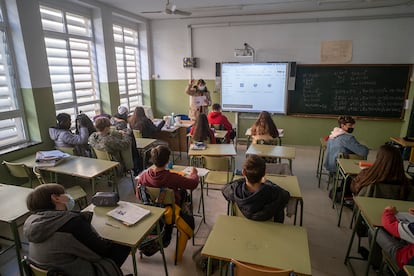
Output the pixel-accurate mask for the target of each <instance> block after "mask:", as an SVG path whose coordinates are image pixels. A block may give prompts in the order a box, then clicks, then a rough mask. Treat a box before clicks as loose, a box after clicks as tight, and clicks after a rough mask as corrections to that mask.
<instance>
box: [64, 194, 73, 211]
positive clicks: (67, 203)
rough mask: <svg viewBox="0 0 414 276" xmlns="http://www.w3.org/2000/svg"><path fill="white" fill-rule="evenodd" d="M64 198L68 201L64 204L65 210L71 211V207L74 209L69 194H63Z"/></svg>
mask: <svg viewBox="0 0 414 276" xmlns="http://www.w3.org/2000/svg"><path fill="white" fill-rule="evenodd" d="M65 196H66V197H67V198H68V199H69V200H68V201H67V202H65V205H66V210H68V211H71V210H72V209H73V207H75V200H74V199H73V197H72V196H71V195H70V194H65Z"/></svg>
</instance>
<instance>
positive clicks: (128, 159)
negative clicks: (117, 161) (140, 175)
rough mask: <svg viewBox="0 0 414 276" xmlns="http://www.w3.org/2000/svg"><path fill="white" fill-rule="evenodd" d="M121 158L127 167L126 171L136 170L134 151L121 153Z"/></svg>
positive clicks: (129, 149) (126, 150)
mask: <svg viewBox="0 0 414 276" xmlns="http://www.w3.org/2000/svg"><path fill="white" fill-rule="evenodd" d="M121 158H122V162H123V164H124V166H125V170H127V171H129V170H132V169H133V168H134V161H133V158H132V151H131V148H127V149H125V150H123V151H121Z"/></svg>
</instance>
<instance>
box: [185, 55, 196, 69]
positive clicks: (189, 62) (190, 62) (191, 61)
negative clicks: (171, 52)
mask: <svg viewBox="0 0 414 276" xmlns="http://www.w3.org/2000/svg"><path fill="white" fill-rule="evenodd" d="M197 60H198V58H195V57H185V58H183V66H184V68H196V67H197V63H198V62H197Z"/></svg>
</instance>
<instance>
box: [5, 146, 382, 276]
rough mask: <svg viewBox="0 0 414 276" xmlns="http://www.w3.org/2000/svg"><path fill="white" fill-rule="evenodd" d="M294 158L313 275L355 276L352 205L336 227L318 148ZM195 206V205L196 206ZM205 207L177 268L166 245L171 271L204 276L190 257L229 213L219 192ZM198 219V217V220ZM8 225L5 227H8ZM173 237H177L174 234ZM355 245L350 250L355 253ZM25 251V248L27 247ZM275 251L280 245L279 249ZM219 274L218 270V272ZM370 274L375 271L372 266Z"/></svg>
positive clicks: (359, 268)
mask: <svg viewBox="0 0 414 276" xmlns="http://www.w3.org/2000/svg"><path fill="white" fill-rule="evenodd" d="M296 149H297V152H296V159H295V160H294V161H293V174H295V175H297V176H298V179H299V183H300V186H301V191H302V195H303V198H304V220H303V227H305V228H306V229H307V232H308V239H309V250H310V258H311V265H312V275H315V276H323V275H352V272H351V270H350V269H349V266H345V265H344V257H345V252H346V249H347V246H348V243H349V239H350V236H351V230H350V228H349V223H350V219H351V216H352V212H351V210H349V209H345V210H344V215H343V219H342V224H341V225H342V226H341V227H337V226H336V225H337V215H336V210H334V209H332V208H331V200H330V199H329V197H328V192H327V190H326V180H325V179H324V180H323V182H322V187H321V188H318V182H317V178H316V176H315V173H316V164H317V158H318V153H319V148H318V147H304V146H298V147H296ZM245 150H246V146H245V145H239V146H238V156H237V158H236V168H241V164H242V162H243V160H244V157H245ZM374 158H375V153H373V152H372V153H370V156H369V158H368V159H369V160H373V159H374ZM187 162H188V160H187V158H186V156H185V155H183V158H182V159H181V160H178V161H177V162H176V163H177V164H183V165H186V164H187ZM62 181H65V182H72V183H73V184H75V183H74V182H76V184H79V180H76V179H64V180H62ZM130 182H131V180H130V178H128V177H125V178H123V179H122V180H121V181H120V184H119V187H120V196H121V199H123V200H128V201H134V202H135V201H136V199H135V197H134V193H133V191H132V187H131V183H130ZM81 185H83V187H84V188H85V190H86V191H87V192H88V194H89V195H90V187H89V185H88V183H81ZM97 189H98V190H101V191H102V190H111V187H108V185H106V184H105V183H100V184H99V185H98V188H97ZM199 195H200V190H199V189H198V190H196V191H194V202H198V198H199ZM196 207H197V206H196ZM205 209H206V218H207V219H206V223H205V224H202V225H201V228H200V231H199V232H198V233H197V235H196V238H195V245H194V246H193V245H192V242H191V241H189V242H188V244H187V248H186V251H185V252H184V259H183V262H182V263H181V264H179V265H177V266H174V262H173V258H174V249H175V242H174V240H173V241H172V242H171V244H170V246H169V247H168V248H167V249H166V257H167V261H168V271H169V275H173V276H179V275H183V276H184V275H203V273H202V272H200V271H198V270H197V269H196V265H195V263H194V261H193V259H192V255H193V253H194V252H195V251H196V250H197V249H199V248H200V247H201V246H202V244H203V243H204V242H205V240H206V238H207V237H208V233H209V232H210V230H211V228H212V227H213V225H214V221H215V218H216V217H217V216H218V215H219V214H225V213H226V211H227V204H226V202H225V200H224V198H223V196H222V194H221V192H220V191H209V195H208V196H205ZM198 222H200V219H199V218H196V223H198ZM285 223H288V224H292V223H293V219H292V218H287V219H286V220H285ZM6 229H7V228H6ZM1 230H5V227H4V225H3V226H1V228H0V231H1ZM174 236H175V235H173V237H174ZM355 248H356V246H354V248H353V250H352V252H353V254H357V253H356V249H355ZM24 250H27V246H24ZM275 250H277V248H275ZM137 263H138V273H139V275H144V276H145V275H163V274H164V272H163V265H162V258H161V255H160V254H156V255H154V256H152V257H143V258H142V259H139V255H138V262H137ZM352 263H353V264H354V267H355V270H356V274H357V275H363V269H364V268H365V262H363V261H353V262H352ZM122 269H123V271H124V273H125V274H127V273H132V271H133V270H132V260H131V257H128V259H127V260H126V262H125V263H124V265H123V267H122ZM0 274H1V275H7V276H9V275H10V276H12V275H18V269H17V263H16V261H15V259H14V249H11V250H9V251H8V252H7V253H6V254H4V255H2V256H0ZM215 275H218V272H216V273H215ZM370 275H376V273H375V272H374V270H372V269H371V271H370Z"/></svg>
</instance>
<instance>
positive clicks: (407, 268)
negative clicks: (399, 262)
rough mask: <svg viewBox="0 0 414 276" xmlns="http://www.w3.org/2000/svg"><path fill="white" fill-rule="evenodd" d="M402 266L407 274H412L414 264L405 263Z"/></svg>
mask: <svg viewBox="0 0 414 276" xmlns="http://www.w3.org/2000/svg"><path fill="white" fill-rule="evenodd" d="M403 268H404V271H405V273H407V275H408V276H414V266H412V265H405V266H404V267H403Z"/></svg>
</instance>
